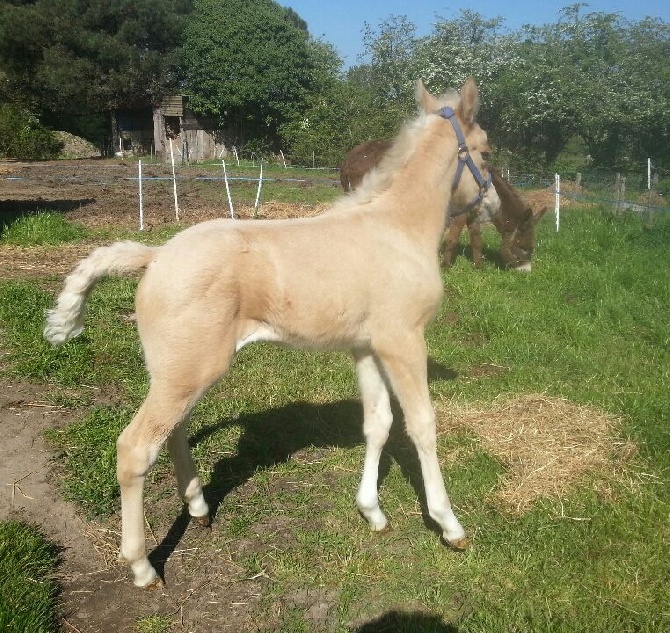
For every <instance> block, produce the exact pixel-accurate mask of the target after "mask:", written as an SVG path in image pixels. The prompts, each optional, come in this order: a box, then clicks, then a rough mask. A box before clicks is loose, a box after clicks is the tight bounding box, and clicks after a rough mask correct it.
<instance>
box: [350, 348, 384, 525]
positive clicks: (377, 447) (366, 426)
mask: <svg viewBox="0 0 670 633" xmlns="http://www.w3.org/2000/svg"><path fill="white" fill-rule="evenodd" d="M354 358H355V361H356V374H357V376H358V388H359V390H360V392H361V398H362V401H363V433H364V435H365V441H366V447H365V461H364V464H363V476H362V477H361V484H360V486H359V488H358V494H357V495H356V505H357V507H358V509H359V511H360V513H361V514H362V515H363V516H364V517H365V518H366V519H367V520H368V522H369V523H370V527H371V528H372V529H373V530H375V531H377V532H378V531H381V530H383V529H384V528H385V527H386V525H387V521H386V517H385V516H384V513H383V512H382V511H381V508H380V507H379V494H378V491H377V485H378V477H379V459H380V457H381V453H382V449H383V448H384V444H385V443H386V440H387V439H388V435H389V429H390V428H391V423H392V421H393V414H392V412H391V402H390V399H389V392H388V389H387V388H386V384H385V382H384V379H383V377H382V375H381V373H380V371H379V367H378V365H377V361H376V359H375V358H374V356H373V355H372V354H363V353H360V354H355V355H354Z"/></svg>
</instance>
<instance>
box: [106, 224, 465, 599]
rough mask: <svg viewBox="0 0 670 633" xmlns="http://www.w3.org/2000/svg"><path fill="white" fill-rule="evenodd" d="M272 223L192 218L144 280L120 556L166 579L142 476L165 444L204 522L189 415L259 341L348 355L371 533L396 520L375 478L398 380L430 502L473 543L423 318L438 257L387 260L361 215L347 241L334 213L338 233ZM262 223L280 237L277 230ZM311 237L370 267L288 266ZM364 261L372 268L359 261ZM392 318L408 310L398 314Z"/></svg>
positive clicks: (433, 293)
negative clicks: (145, 380)
mask: <svg viewBox="0 0 670 633" xmlns="http://www.w3.org/2000/svg"><path fill="white" fill-rule="evenodd" d="M274 222H275V224H273V225H272V227H270V226H266V225H264V224H261V223H259V224H256V225H254V227H253V229H252V230H251V231H249V232H245V231H239V230H237V229H235V230H229V229H228V227H229V226H232V225H230V224H229V221H225V220H222V221H218V222H217V221H215V222H212V223H205V224H204V225H199V226H198V227H194V228H193V229H189V230H187V231H185V232H184V233H182V234H180V235H179V236H177V237H176V238H174V239H173V240H172V241H171V242H169V243H168V244H166V245H165V246H164V247H163V248H162V249H161V250H160V252H159V253H158V254H157V255H156V257H155V258H154V260H153V261H152V263H151V264H150V265H149V266H148V267H147V272H146V274H145V276H144V277H143V279H142V280H141V282H140V284H139V287H138V291H137V298H136V313H137V325H138V331H139V334H140V338H141V341H142V346H143V349H144V354H145V361H146V365H147V369H148V372H149V375H150V387H149V392H148V395H147V397H146V399H145V401H144V403H143V404H142V406H141V407H140V409H139V411H138V412H137V414H136V415H135V417H134V418H133V420H132V422H131V423H130V424H129V425H128V426H127V427H126V429H125V430H124V431H123V432H122V433H121V435H120V436H119V439H118V442H117V452H118V462H117V476H118V480H119V484H120V488H121V504H122V538H121V550H120V556H121V558H123V559H124V560H126V561H128V562H129V563H130V565H131V567H132V570H133V574H134V582H135V584H136V585H138V586H142V587H150V586H155V585H160V584H161V580H160V578H159V577H158V576H157V574H156V572H155V570H154V568H153V567H152V566H151V564H150V563H149V560H148V558H147V555H146V545H145V536H144V518H143V517H144V510H143V484H144V479H145V476H146V474H147V472H148V470H149V469H150V467H151V465H152V464H153V462H154V461H155V459H156V457H157V455H158V453H159V451H160V449H161V447H162V445H163V444H164V443H167V448H168V450H169V453H170V456H171V458H172V461H173V463H174V468H175V472H176V477H177V484H178V489H179V493H180V495H181V497H182V498H183V499H184V501H185V502H186V503H187V504H188V511H189V514H190V515H191V516H192V517H195V518H196V519H197V520H198V521H199V522H201V523H204V524H208V522H209V509H208V506H207V503H206V502H205V500H204V497H203V493H202V487H201V483H200V480H199V478H198V475H197V472H196V469H195V466H194V463H193V461H192V458H191V455H190V452H189V448H188V444H187V435H186V428H185V427H186V423H187V419H188V414H189V412H190V411H191V409H192V408H193V406H194V405H195V403H196V402H197V401H198V399H199V398H200V397H201V396H202V395H203V394H204V392H205V391H206V390H207V389H208V387H209V386H210V385H212V384H213V383H214V382H215V381H216V380H218V379H219V378H220V377H221V376H222V375H223V374H225V373H226V371H227V370H228V368H229V366H230V363H231V360H232V357H233V355H234V353H235V351H236V349H239V348H240V347H241V346H242V345H244V344H246V343H247V342H250V341H258V340H269V341H278V342H281V343H285V344H288V345H291V346H295V347H307V348H320V349H324V348H325V349H347V350H350V351H351V352H352V354H353V357H354V360H355V364H356V371H357V376H358V384H359V388H360V393H361V396H362V401H363V411H364V435H365V440H366V453H365V460H364V466H363V473H362V478H361V483H360V487H359V490H358V493H357V495H356V504H357V507H358V508H359V510H360V512H361V514H362V515H363V516H364V517H365V518H366V519H367V520H368V522H369V523H370V526H371V528H372V529H373V530H383V529H384V528H385V527H386V525H387V519H386V517H385V515H384V513H383V512H382V510H381V509H380V506H379V499H378V492H377V486H378V469H379V460H380V455H381V451H382V448H383V446H384V443H385V442H386V440H387V438H388V434H389V429H390V426H391V422H392V412H391V403H390V393H391V391H392V392H393V393H394V394H395V395H396V397H397V399H398V402H399V403H400V405H401V408H402V410H403V413H404V416H405V421H406V426H407V431H408V434H409V436H410V437H411V439H412V441H413V442H414V444H415V446H416V448H417V451H418V455H419V459H420V463H421V469H422V474H423V479H424V484H425V489H426V500H427V505H428V512H429V514H430V516H431V517H432V518H433V519H434V520H435V521H436V522H437V523H438V525H439V526H440V527H441V529H442V532H443V536H444V538H445V540H446V541H447V542H448V543H450V544H452V545H453V546H454V547H457V548H459V547H464V546H465V533H464V531H463V528H462V527H461V525H460V524H459V522H458V520H457V519H456V517H455V516H454V513H453V511H452V510H451V506H450V503H449V498H448V496H447V493H446V490H445V487H444V483H443V479H442V475H441V472H440V466H439V463H438V458H437V450H436V430H435V415H434V411H433V407H432V404H431V401H430V397H429V392H428V382H427V352H426V346H425V342H424V327H425V325H426V323H427V322H428V320H429V319H430V318H431V317H432V314H433V312H434V311H435V307H436V306H437V305H439V301H440V297H441V294H442V282H441V278H440V275H439V270H438V266H437V263H436V261H435V262H431V264H430V266H429V267H427V268H426V267H425V266H424V265H423V263H421V260H419V262H418V263H414V264H412V263H411V262H410V263H408V262H404V263H403V264H402V265H397V268H396V267H394V265H393V264H389V265H387V266H386V267H380V266H378V261H377V258H376V256H375V252H376V251H375V245H374V244H371V243H370V241H369V240H368V241H367V242H365V243H364V242H359V239H361V238H359V239H357V238H355V237H354V238H352V237H351V226H350V223H351V220H348V221H347V222H348V223H349V226H348V227H347V228H346V231H348V232H349V235H350V237H349V240H348V241H347V242H345V241H344V240H342V239H338V234H337V232H338V230H339V229H338V224H337V222H334V220H331V223H330V227H329V228H330V236H329V237H330V238H331V239H330V240H328V243H326V242H324V241H323V240H322V239H321V240H319V239H318V238H317V235H316V233H315V234H314V235H313V236H312V237H310V235H309V233H310V231H320V230H321V229H320V228H319V227H318V226H315V225H316V223H310V222H306V223H304V224H302V225H301V224H295V223H294V224H291V225H287V226H284V227H283V228H281V227H280V225H279V224H278V223H277V221H274ZM266 230H267V231H270V232H271V234H272V235H271V239H269V240H268V239H265V238H266V237H267V235H265V234H264V231H266ZM343 230H344V229H343ZM361 232H362V233H365V231H364V229H361ZM387 234H388V235H392V231H391V232H389V233H387ZM354 235H355V232H354ZM398 239H401V238H398ZM316 243H318V244H316ZM296 244H297V245H298V246H296ZM310 244H311V245H312V246H311V248H318V249H319V255H320V257H321V258H324V257H325V258H326V259H329V258H337V256H338V254H339V255H340V256H342V255H343V249H344V251H346V252H345V253H344V255H345V256H344V258H343V259H344V261H346V262H351V261H352V260H353V259H355V257H354V253H356V252H357V251H358V252H361V251H363V250H365V254H364V255H365V257H364V259H361V258H359V263H358V264H357V266H358V268H359V271H358V272H359V273H361V272H363V273H364V274H358V275H346V274H345V275H344V276H343V275H342V272H343V271H342V270H341V269H339V268H338V267H333V266H331V265H328V266H324V268H323V270H322V271H321V274H320V275H314V274H313V272H314V271H313V270H311V269H310V270H305V269H304V267H291V264H290V262H291V261H293V262H295V260H303V259H305V260H306V261H308V260H309V259H310V258H312V257H314V254H311V253H309V252H307V253H305V252H304V251H305V250H306V249H307V250H309V248H310V246H307V245H310ZM329 244H330V246H329ZM408 244H409V243H408ZM263 245H265V246H264V247H262V246H263ZM196 247H197V248H196ZM401 247H402V248H404V249H405V250H408V249H410V248H411V247H410V246H409V245H407V246H403V245H402V244H401ZM378 248H379V249H385V248H387V245H386V244H380V245H379V247H378ZM297 249H300V252H298V251H297ZM328 249H332V253H330V252H329V250H328ZM435 259H436V256H435ZM312 261H314V260H312ZM365 262H367V265H368V266H370V267H371V270H370V271H365V270H363V271H361V270H360V267H363V266H365V265H366V264H365ZM348 265H351V264H349V263H347V264H345V265H343V266H348ZM372 269H374V270H372ZM344 272H345V273H347V272H350V271H347V270H345V271H344ZM398 276H403V277H405V278H407V277H410V278H412V277H415V278H417V279H420V278H421V279H422V280H423V281H422V284H421V290H420V291H417V288H416V287H415V286H413V285H412V284H404V285H402V284H400V285H398V284H397V283H394V279H397V278H398ZM338 285H339V286H340V287H339V288H338ZM345 286H346V290H345ZM394 286H395V288H394ZM394 315H401V316H399V318H397V319H396V318H394ZM408 322H409V323H411V324H412V325H411V326H410V327H407V324H408Z"/></svg>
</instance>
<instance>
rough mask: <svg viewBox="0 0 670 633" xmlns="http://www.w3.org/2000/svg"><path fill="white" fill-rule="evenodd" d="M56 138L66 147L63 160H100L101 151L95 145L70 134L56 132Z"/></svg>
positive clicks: (62, 154) (62, 153) (62, 155)
mask: <svg viewBox="0 0 670 633" xmlns="http://www.w3.org/2000/svg"><path fill="white" fill-rule="evenodd" d="M56 136H57V137H58V139H59V140H60V141H62V142H63V143H64V144H65V146H64V147H63V151H62V152H61V157H62V158H99V157H100V156H101V154H100V150H99V149H98V148H97V147H96V146H95V145H93V143H91V142H89V141H87V140H86V139H83V138H81V137H80V136H75V135H74V134H70V133H69V132H56Z"/></svg>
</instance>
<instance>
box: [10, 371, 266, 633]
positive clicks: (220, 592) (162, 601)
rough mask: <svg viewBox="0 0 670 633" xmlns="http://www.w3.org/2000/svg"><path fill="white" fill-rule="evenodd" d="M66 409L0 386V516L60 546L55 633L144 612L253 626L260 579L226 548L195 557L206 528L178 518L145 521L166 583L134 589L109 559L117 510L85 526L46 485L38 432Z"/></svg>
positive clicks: (183, 626) (91, 630)
mask: <svg viewBox="0 0 670 633" xmlns="http://www.w3.org/2000/svg"><path fill="white" fill-rule="evenodd" d="M75 415H76V414H75V413H74V412H73V411H68V410H63V409H60V408H58V407H54V406H50V405H49V404H48V402H47V401H46V400H45V398H44V392H43V390H42V389H41V388H40V387H38V386H35V385H30V384H26V383H17V382H11V383H10V382H2V383H0V428H2V430H3V442H1V443H0V483H1V484H2V490H1V491H0V520H7V519H18V520H22V521H28V522H30V523H34V524H37V525H39V526H40V527H41V528H42V531H43V533H44V534H45V536H47V537H48V538H49V539H50V540H52V541H53V542H54V543H56V544H57V545H58V546H59V547H60V548H61V557H62V563H61V565H60V566H59V568H58V572H57V580H58V581H59V583H60V585H61V588H62V593H61V599H60V601H61V609H62V618H63V623H64V630H66V631H74V632H81V633H107V632H112V631H135V630H136V625H137V621H138V620H139V619H140V618H142V617H147V616H150V615H163V616H166V617H168V618H169V619H170V621H171V622H172V623H173V624H172V627H171V628H170V630H171V631H207V632H210V631H252V630H253V631H257V630H259V628H262V626H263V623H262V622H258V621H257V619H256V617H257V616H256V614H255V613H254V612H255V610H256V609H257V607H258V601H259V598H260V596H261V594H262V591H263V585H264V583H265V580H264V579H262V578H259V579H257V578H250V579H248V578H245V577H244V575H243V574H242V575H241V571H242V570H240V568H239V567H238V566H236V565H235V564H234V563H233V562H232V557H231V556H228V555H227V554H226V552H219V553H218V555H217V557H216V560H208V559H207V557H206V555H205V556H203V555H202V553H200V554H198V550H199V549H204V550H206V549H207V548H208V547H210V534H209V532H208V531H206V530H200V529H196V528H193V529H186V525H184V524H183V521H181V520H180V519H178V520H177V522H176V523H175V524H174V525H172V526H162V527H161V526H152V530H151V531H150V532H151V534H152V535H153V537H154V538H155V542H154V543H153V545H154V556H155V558H154V559H153V560H154V561H155V562H157V563H158V566H159V567H160V566H161V564H162V563H161V560H160V559H161V548H160V547H159V548H156V547H155V545H156V543H160V544H161V545H162V546H164V549H165V551H166V552H167V553H168V554H169V555H170V558H169V562H168V563H167V567H168V570H167V576H168V584H167V586H166V587H165V588H164V589H163V590H158V591H142V590H139V589H137V588H136V587H134V586H133V585H132V579H131V577H130V574H129V573H128V570H127V569H126V566H125V565H121V564H117V563H116V561H115V555H116V546H117V540H118V525H119V518H118V516H114V517H112V518H111V519H110V521H109V523H108V524H97V523H90V522H87V521H86V520H84V519H82V518H81V517H80V515H79V514H78V513H77V511H76V509H75V507H74V506H73V505H72V504H71V503H69V502H67V501H64V500H63V498H62V496H61V494H60V493H59V491H58V490H57V488H56V487H55V485H54V481H55V480H56V477H55V474H54V472H53V466H52V463H51V454H50V450H49V447H48V446H47V445H46V443H45V441H44V439H43V433H44V431H45V429H47V428H54V427H58V426H61V425H64V424H67V423H68V422H70V421H71V420H72V419H73V418H74V417H75ZM170 501H172V502H174V504H176V505H174V514H175V515H176V514H177V513H178V510H179V502H178V500H177V499H176V498H174V499H172V500H170ZM180 521H181V522H180ZM184 530H185V532H184V533H183V535H182V534H181V532H182V531H184ZM177 541H178V542H177ZM149 545H150V546H151V545H152V544H151V542H150V543H149ZM162 557H163V558H164V557H165V556H164V555H163V556H162Z"/></svg>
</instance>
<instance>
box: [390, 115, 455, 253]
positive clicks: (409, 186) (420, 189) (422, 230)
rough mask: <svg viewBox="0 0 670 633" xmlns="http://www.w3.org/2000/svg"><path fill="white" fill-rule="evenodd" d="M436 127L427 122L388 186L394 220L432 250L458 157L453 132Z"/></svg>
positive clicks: (439, 236) (442, 222)
mask: <svg viewBox="0 0 670 633" xmlns="http://www.w3.org/2000/svg"><path fill="white" fill-rule="evenodd" d="M436 127H437V126H436V125H435V123H433V124H428V125H426V127H425V128H424V130H422V132H421V136H420V138H418V139H417V142H416V146H415V148H414V151H413V152H412V154H411V156H410V157H409V159H408V160H407V163H406V165H405V166H404V167H403V168H401V169H400V170H398V173H397V174H396V175H395V177H394V179H393V182H392V184H391V186H390V187H389V190H388V195H389V199H390V200H391V201H392V202H391V205H392V206H391V212H392V214H393V216H394V218H395V220H396V221H397V222H399V223H401V224H403V230H404V231H406V232H407V233H409V234H411V235H413V236H415V237H416V238H417V239H418V240H420V241H421V242H422V243H425V245H426V248H429V249H431V250H432V251H434V252H437V250H438V249H439V246H440V242H441V240H442V234H443V232H444V226H445V218H446V213H447V209H448V207H449V201H450V200H451V188H452V182H453V178H454V175H455V173H456V161H457V157H458V154H457V143H456V138H455V136H452V135H448V133H447V134H445V132H444V129H445V128H444V127H442V128H438V129H439V131H435V128H436Z"/></svg>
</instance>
